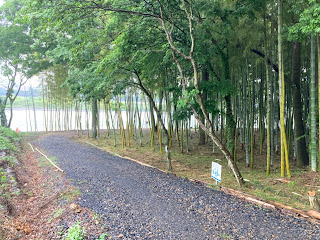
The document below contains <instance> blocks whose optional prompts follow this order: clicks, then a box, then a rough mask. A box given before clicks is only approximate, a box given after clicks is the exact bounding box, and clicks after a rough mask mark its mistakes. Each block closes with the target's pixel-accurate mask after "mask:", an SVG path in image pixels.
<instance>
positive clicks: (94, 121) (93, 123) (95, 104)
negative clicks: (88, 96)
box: [91, 98, 98, 138]
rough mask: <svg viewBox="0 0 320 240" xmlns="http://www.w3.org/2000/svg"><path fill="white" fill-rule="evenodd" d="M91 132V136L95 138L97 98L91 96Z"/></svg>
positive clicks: (96, 135)
mask: <svg viewBox="0 0 320 240" xmlns="http://www.w3.org/2000/svg"><path fill="white" fill-rule="evenodd" d="M91 101H92V132H91V137H92V138H97V137H98V129H97V123H98V100H97V99H95V98H93V99H92V100H91Z"/></svg>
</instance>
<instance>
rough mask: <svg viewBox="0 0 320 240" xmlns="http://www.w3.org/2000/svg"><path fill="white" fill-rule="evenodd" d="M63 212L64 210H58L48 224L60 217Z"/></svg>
mask: <svg viewBox="0 0 320 240" xmlns="http://www.w3.org/2000/svg"><path fill="white" fill-rule="evenodd" d="M63 211H64V209H63V208H58V209H57V210H55V211H54V213H52V214H51V215H52V216H51V217H50V218H49V220H48V223H50V222H51V221H52V220H53V219H55V218H58V217H60V216H61V215H62V213H63Z"/></svg>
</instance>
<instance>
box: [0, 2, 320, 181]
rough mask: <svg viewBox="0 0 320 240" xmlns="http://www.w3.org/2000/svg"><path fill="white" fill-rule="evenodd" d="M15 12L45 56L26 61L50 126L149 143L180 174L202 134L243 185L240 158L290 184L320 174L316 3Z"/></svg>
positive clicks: (25, 7) (32, 5) (32, 7)
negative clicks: (175, 149) (177, 154)
mask: <svg viewBox="0 0 320 240" xmlns="http://www.w3.org/2000/svg"><path fill="white" fill-rule="evenodd" d="M13 5H16V6H17V5H18V6H20V7H16V8H15V9H18V10H17V11H20V12H19V14H17V17H16V19H15V21H14V22H11V24H12V25H14V24H24V25H27V26H28V29H29V32H28V34H29V35H32V39H33V41H34V42H33V43H32V47H31V48H30V50H29V51H30V52H29V54H30V55H31V56H35V55H37V56H38V58H36V59H32V61H31V60H29V61H28V62H27V63H26V64H29V65H27V66H29V68H31V69H32V66H34V65H37V64H41V66H42V68H41V69H40V68H37V71H34V72H35V73H34V74H37V75H38V77H39V79H41V82H42V83H41V86H42V93H41V95H42V100H43V110H44V112H43V114H44V116H43V118H44V125H45V130H47V131H51V130H70V129H77V130H78V133H79V134H88V136H89V135H90V136H92V137H94V138H96V137H101V136H102V134H105V135H107V136H110V137H112V138H114V145H118V144H120V145H121V146H122V147H123V148H124V147H130V144H131V141H132V139H135V140H136V141H140V144H142V140H141V139H142V137H143V136H144V135H148V136H149V138H150V148H151V149H152V150H154V151H160V152H161V153H163V154H165V153H166V154H167V161H168V169H169V170H172V165H171V160H170V148H171V147H172V144H178V145H179V146H180V148H181V151H185V152H187V151H189V146H188V144H189V138H190V137H191V136H193V137H194V136H196V137H197V138H198V140H199V145H201V144H211V145H212V150H213V151H220V152H222V153H223V154H224V157H225V159H226V160H227V162H228V166H229V167H230V169H231V171H232V172H233V174H234V176H235V177H236V180H237V182H238V184H239V185H242V184H243V178H242V176H241V173H240V172H239V170H238V168H237V161H239V159H237V155H238V152H239V151H243V152H245V159H243V161H245V163H246V165H247V167H248V168H254V167H255V154H257V153H256V152H255V151H254V149H257V148H258V149H259V151H258V152H259V154H264V153H265V154H266V174H267V175H268V174H270V171H271V169H272V166H273V165H274V163H275V162H276V161H280V166H281V172H280V173H279V174H280V175H281V176H282V177H284V176H288V177H290V175H291V172H290V165H297V166H299V167H305V166H310V169H311V170H312V171H320V164H319V156H320V155H318V154H320V151H319V141H320V140H317V139H319V131H320V128H319V122H320V118H319V115H320V107H319V106H320V104H319V100H320V87H319V86H318V85H317V84H318V83H319V72H320V61H319V57H320V40H319V36H318V32H319V31H320V30H319V29H320V28H319V27H318V26H320V16H319V9H320V5H319V3H317V2H316V1H313V0H309V1H307V0H302V1H293V0H289V1H282V0H255V1H252V0H242V1H236V0H234V1H208V0H193V1H186V0H181V1H165V0H147V1H139V0H133V1H132V0H131V1H126V0H121V1H112V0H103V1H102V0H91V1H89V0H85V1H74V0H68V1H62V0H54V1H35V0H26V1H23V0H9V1H7V2H6V3H5V4H4V5H3V6H2V8H1V12H2V15H1V16H2V18H3V19H5V18H6V12H8V9H10V7H12V6H13ZM3 21H4V20H3ZM9 25H10V24H9ZM6 28H9V27H8V25H6V26H2V29H3V30H1V31H2V32H4V33H5V30H6ZM39 49H40V50H41V51H40V50H39ZM0 54H2V53H1V52H0ZM2 55H3V57H2V56H1V57H0V59H1V61H4V59H5V57H6V56H5V54H2ZM23 61H26V59H21V62H22V63H21V64H23ZM317 66H318V67H317ZM317 91H318V93H319V94H316V92H317ZM317 120H318V122H317ZM34 128H35V127H34ZM102 129H104V130H105V129H106V133H105V132H103V131H101V130H102ZM35 130H36V129H35ZM89 132H90V133H89ZM317 145H318V146H317ZM265 149H266V151H265Z"/></svg>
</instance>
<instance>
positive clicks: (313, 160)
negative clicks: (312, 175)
mask: <svg viewBox="0 0 320 240" xmlns="http://www.w3.org/2000/svg"><path fill="white" fill-rule="evenodd" d="M315 56H316V39H315V36H313V35H311V60H310V61H311V62H310V64H311V82H310V113H309V114H310V168H311V170H312V171H317V142H316V137H317V136H316V128H317V126H316V117H317V116H316V81H315V80H316V58H315Z"/></svg>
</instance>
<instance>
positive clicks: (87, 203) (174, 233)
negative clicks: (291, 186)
mask: <svg viewBox="0 0 320 240" xmlns="http://www.w3.org/2000/svg"><path fill="white" fill-rule="evenodd" d="M35 144H36V146H38V147H40V148H42V149H43V150H44V151H45V152H46V153H47V154H48V155H49V156H54V157H56V159H57V162H58V165H59V166H60V167H61V168H62V169H64V170H65V171H66V174H67V177H68V178H69V179H71V180H72V182H73V184H75V185H77V186H79V188H80V190H81V192H82V194H81V198H80V200H79V204H80V205H81V206H84V207H88V208H89V209H92V210H94V211H95V212H96V213H98V214H103V219H104V221H105V225H106V226H107V228H108V229H109V232H108V234H109V236H113V237H116V236H118V237H119V238H122V239H190V240H191V239H192V240H193V239H196V240H197V239H320V229H319V228H320V226H319V225H314V224H312V223H310V222H308V221H305V220H303V219H298V218H294V217H291V216H286V215H283V214H280V213H278V212H276V211H273V210H269V209H264V208H261V207H258V206H255V205H252V204H248V203H246V202H243V201H241V200H239V199H237V198H235V197H233V196H230V195H227V194H225V193H223V192H220V191H216V190H213V189H209V188H207V187H205V186H203V185H202V184H197V183H193V182H189V181H186V180H183V179H181V178H178V177H175V176H173V175H172V174H166V173H163V172H161V171H158V170H156V169H153V168H149V167H145V166H141V165H139V164H137V163H135V162H132V161H129V160H126V159H122V158H119V157H116V156H113V155H110V154H108V153H106V152H103V151H101V150H99V149H95V148H93V147H90V145H84V144H80V143H76V142H73V141H72V140H70V139H68V137H66V136H65V135H64V134H58V133H57V134H51V135H47V136H45V137H43V138H41V139H40V140H38V141H37V142H35Z"/></svg>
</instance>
